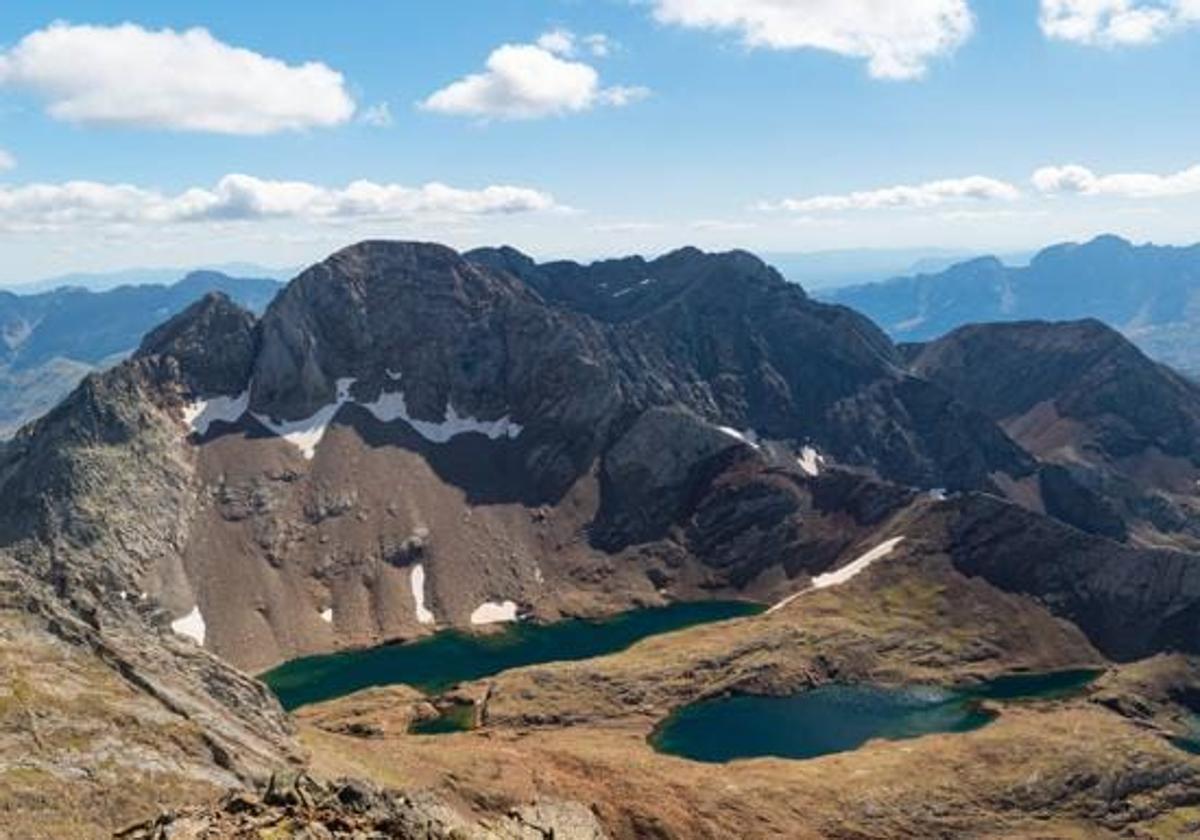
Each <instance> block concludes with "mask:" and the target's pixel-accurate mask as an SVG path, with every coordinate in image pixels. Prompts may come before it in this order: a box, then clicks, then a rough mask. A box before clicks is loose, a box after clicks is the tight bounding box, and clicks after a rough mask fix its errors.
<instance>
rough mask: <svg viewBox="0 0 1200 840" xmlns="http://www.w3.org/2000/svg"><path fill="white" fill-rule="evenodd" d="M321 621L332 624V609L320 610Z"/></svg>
mask: <svg viewBox="0 0 1200 840" xmlns="http://www.w3.org/2000/svg"><path fill="white" fill-rule="evenodd" d="M321 620H322V621H324V622H325V623H326V624H333V607H330V608H329V609H326V610H321Z"/></svg>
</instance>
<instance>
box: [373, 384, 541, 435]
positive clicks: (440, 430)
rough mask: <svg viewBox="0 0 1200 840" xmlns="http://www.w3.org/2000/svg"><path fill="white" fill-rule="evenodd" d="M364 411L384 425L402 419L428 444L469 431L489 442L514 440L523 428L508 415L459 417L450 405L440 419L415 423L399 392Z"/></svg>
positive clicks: (376, 401) (416, 421) (384, 396)
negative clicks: (489, 417) (495, 417)
mask: <svg viewBox="0 0 1200 840" xmlns="http://www.w3.org/2000/svg"><path fill="white" fill-rule="evenodd" d="M363 408H365V409H366V410H367V411H369V412H371V413H372V414H374V415H375V417H376V419H378V420H380V421H381V422H384V423H391V422H394V421H396V420H403V421H404V422H405V423H407V424H408V425H410V426H412V428H413V430H414V431H415V432H416V433H417V434H419V435H420V436H421V437H423V438H425V440H427V441H429V442H430V443H446V442H447V441H449V440H450V439H451V438H454V437H457V436H458V435H465V434H470V433H472V432H475V433H478V434H481V435H483V436H484V437H487V438H490V439H491V440H499V439H500V438H509V439H512V438H516V437H518V436H519V435H520V434H521V431H522V427H521V425H520V424H519V423H514V422H513V421H512V420H511V419H510V418H509V417H508V415H505V416H503V417H501V418H499V419H498V420H476V419H475V418H474V417H460V416H459V414H458V412H457V411H455V410H454V406H453V404H451V405H448V406H447V407H446V416H445V418H444V419H443V420H441V421H440V422H439V421H434V420H417V419H416V418H414V417H413V416H412V415H410V414H409V413H408V403H406V402H405V400H404V393H403V392H402V391H392V392H385V393H383V394H380V395H379V399H377V400H375V402H373V403H364V404H363Z"/></svg>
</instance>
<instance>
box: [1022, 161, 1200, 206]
mask: <svg viewBox="0 0 1200 840" xmlns="http://www.w3.org/2000/svg"><path fill="white" fill-rule="evenodd" d="M1032 180H1033V185H1034V186H1035V187H1036V188H1037V189H1038V190H1039V191H1041V192H1043V193H1045V194H1047V195H1061V194H1076V195H1111V196H1118V197H1121V198H1163V197H1170V196H1179V195H1193V194H1196V193H1200V165H1197V166H1193V167H1190V168H1188V169H1184V170H1182V171H1180V172H1175V173H1172V174H1169V175H1157V174H1154V173H1149V172H1123V173H1114V174H1112V175H1097V174H1096V173H1095V172H1093V171H1092V170H1090V169H1088V168H1087V167H1085V166H1079V165H1078V164H1067V165H1065V166H1044V167H1042V168H1041V169H1039V170H1037V171H1036V172H1034V173H1033V179H1032Z"/></svg>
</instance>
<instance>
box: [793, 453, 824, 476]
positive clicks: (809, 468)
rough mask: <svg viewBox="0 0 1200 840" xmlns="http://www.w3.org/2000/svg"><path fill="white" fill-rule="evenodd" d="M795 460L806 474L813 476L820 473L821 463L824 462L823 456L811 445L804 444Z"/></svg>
mask: <svg viewBox="0 0 1200 840" xmlns="http://www.w3.org/2000/svg"><path fill="white" fill-rule="evenodd" d="M796 460H797V461H798V462H799V463H800V469H802V470H804V472H805V474H806V475H810V476H813V477H814V478H815V477H816V476H818V475H820V474H821V465H822V464H824V463H825V456H824V455H822V454H821V453H820V452H818V451H817V450H815V449H813V448H812V447H811V446H806V447H804V448H803V449H801V450H800V457H799V458H797V459H796Z"/></svg>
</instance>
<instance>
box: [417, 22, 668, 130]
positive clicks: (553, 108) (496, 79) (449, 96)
mask: <svg viewBox="0 0 1200 840" xmlns="http://www.w3.org/2000/svg"><path fill="white" fill-rule="evenodd" d="M604 43H605V45H606V46H607V43H608V42H607V40H605V42H604ZM577 46H578V45H577V41H576V39H575V36H574V35H572V34H571V33H570V32H567V31H566V30H561V29H558V30H554V31H551V32H547V33H545V34H543V35H542V36H541V37H540V38H538V41H537V43H535V44H504V45H503V46H501V47H498V48H497V49H496V50H494V51H493V52H492V54H491V55H490V56H488V59H487V64H486V69H485V70H484V72H482V73H473V74H471V75H469V76H465V77H463V78H462V79H459V80H458V81H456V82H453V83H451V84H450V85H448V86H446V87H444V88H442V89H441V90H439V91H436V92H435V93H433V94H432V95H430V96H429V97H428V98H427V99H425V101H424V102H422V103H421V107H422V108H424V109H426V110H429V111H436V112H438V113H442V114H452V115H456V116H469V117H478V118H481V119H505V120H522V119H537V118H539V117H549V116H555V115H561V114H569V113H579V112H581V111H588V110H590V109H592V108H594V107H596V106H597V105H612V106H618V107H619V106H623V105H628V104H630V103H632V102H635V101H637V100H639V99H643V98H645V97H646V96H647V95H648V93H649V91H648V90H647V89H646V88H644V87H623V86H615V87H602V86H601V84H600V74H599V73H598V72H597V71H596V69H595V68H594V67H592V66H591V65H589V64H586V63H585V62H582V61H576V60H573V59H572V56H574V55H575V53H576V51H577ZM589 49H590V50H591V51H592V52H593V54H595V51H596V48H595V46H589Z"/></svg>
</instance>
